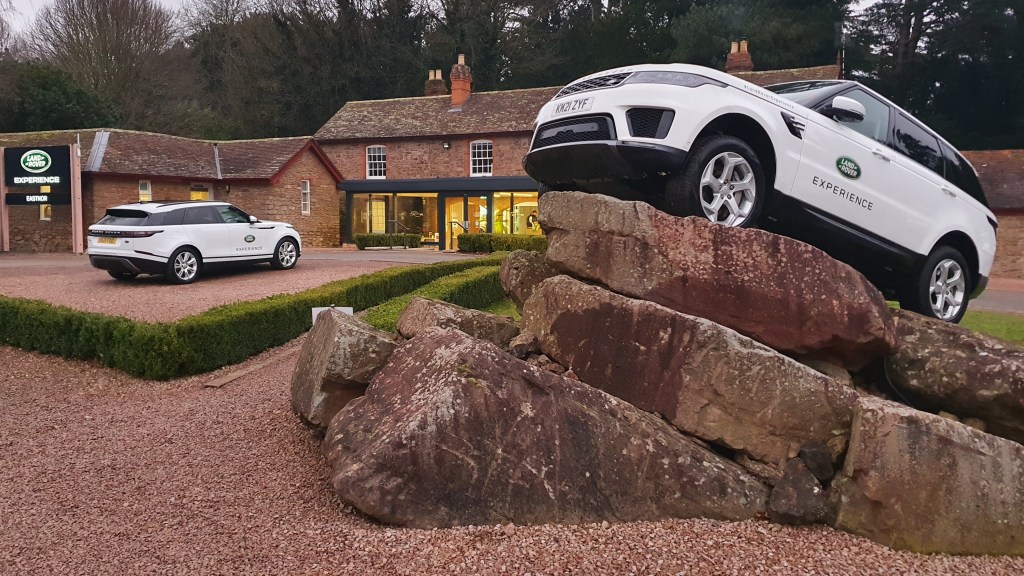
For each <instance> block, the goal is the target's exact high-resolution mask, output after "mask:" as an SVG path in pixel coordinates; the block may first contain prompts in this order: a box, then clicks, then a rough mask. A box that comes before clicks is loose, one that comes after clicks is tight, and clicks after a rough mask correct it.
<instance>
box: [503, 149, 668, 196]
mask: <svg viewBox="0 0 1024 576" xmlns="http://www.w3.org/2000/svg"><path fill="white" fill-rule="evenodd" d="M685 163H686V152H685V151H684V150H679V149H678V148H673V147H671V146H664V145H661V144H649V143H646V142H623V141H621V140H600V141H593V142H574V143H569V144H559V145H556V146H548V147H546V148H538V149H536V150H533V151H531V152H530V153H528V154H527V155H526V157H525V158H524V159H523V169H525V170H526V173H527V174H529V175H530V177H531V178H533V179H534V180H536V181H538V182H541V183H543V184H547V185H553V186H557V185H560V184H563V185H564V184H574V183H578V182H586V181H603V180H606V181H615V180H622V179H627V180H643V179H647V178H652V177H658V176H665V175H669V174H673V173H675V172H678V171H680V170H682V168H683V165H684V164H685Z"/></svg>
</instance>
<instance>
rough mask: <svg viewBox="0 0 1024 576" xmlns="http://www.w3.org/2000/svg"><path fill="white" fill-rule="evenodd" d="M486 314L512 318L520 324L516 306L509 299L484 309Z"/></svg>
mask: <svg viewBox="0 0 1024 576" xmlns="http://www.w3.org/2000/svg"><path fill="white" fill-rule="evenodd" d="M484 312H490V313H491V314H497V315H498V316H511V317H512V318H513V319H514V320H515V321H516V322H519V311H518V310H516V306H515V304H513V303H512V301H511V300H509V299H508V298H505V299H504V300H498V301H497V302H495V303H494V304H491V305H490V306H488V307H487V308H484Z"/></svg>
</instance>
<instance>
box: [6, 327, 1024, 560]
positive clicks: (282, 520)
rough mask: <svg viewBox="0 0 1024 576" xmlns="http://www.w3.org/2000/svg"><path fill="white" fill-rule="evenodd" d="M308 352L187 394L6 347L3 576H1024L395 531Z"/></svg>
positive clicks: (707, 540) (730, 543)
mask: <svg viewBox="0 0 1024 576" xmlns="http://www.w3.org/2000/svg"><path fill="white" fill-rule="evenodd" d="M300 346H301V338H300V339H298V340H295V341H293V342H290V343H288V344H286V345H285V346H282V347H280V348H277V349H274V350H271V351H268V352H266V353H264V354H262V355H260V356H257V357H255V358H252V359H250V360H249V361H247V362H246V363H244V364H242V365H238V366H234V367H229V368H224V369H222V370H220V371H218V372H216V373H212V374H206V375H202V376H195V377H190V378H186V379H181V380H176V381H171V382H149V381H143V380H137V379H134V378H131V377H129V376H126V375H124V374H122V373H120V372H117V371H113V370H109V369H106V368H102V367H99V366H96V365H94V364H88V363H82V362H76V361H69V360H63V359H59V358H54V357H48V356H41V355H38V354H33V353H29V352H24V351H21V350H17V349H13V348H2V347H0V403H2V413H3V418H2V419H0V486H2V487H3V489H2V490H0V573H2V574H5V575H7V574H11V575H15V574H17V575H24V574H46V575H50V574H74V575H91V574H119V575H123V574H190V575H191V574H284V573H287V574H566V573H575V574H588V575H593V574H634V573H635V574H778V575H786V576H790V575H793V574H836V575H840V574H841V575H859V574H877V575H886V576H888V575H891V574H972V575H983V574H1000V575H1007V576H1010V575H1020V574H1024V558H1005V557H1002V558H999V557H950V556H923V555H916V554H910V553H902V552H893V551H891V550H889V549H887V548H885V547H882V546H879V545H877V544H874V543H872V542H869V541H867V540H864V539H861V538H857V537H854V536H850V535H848V534H843V533H841V532H837V531H834V530H831V529H829V528H825V527H813V528H789V527H782V526H776V525H772V524H768V523H764V522H741V523H726V522H716V521H707V520H687V521H666V522H636V523H629V524H619V525H614V524H613V525H610V526H602V525H582V526H538V527H522V526H515V527H513V526H499V527H470V528H460V529H450V530H408V529H398V528H389V527H386V526H382V525H379V524H377V523H375V522H373V521H372V520H370V519H368V518H367V517H365V516H363V515H361V514H359V513H358V512H356V511H354V510H353V509H351V508H349V507H347V506H345V505H343V504H342V503H341V502H339V501H338V500H337V499H336V498H335V497H334V495H333V494H332V493H331V491H330V489H329V488H328V485H327V477H326V472H327V470H326V465H325V462H324V459H323V456H322V455H321V453H320V447H319V442H318V441H316V440H314V438H313V437H312V435H311V434H310V432H309V431H308V430H307V429H306V428H305V427H304V426H303V425H301V424H300V423H299V421H298V419H297V418H296V417H295V416H294V415H293V414H292V413H291V411H290V407H289V398H288V381H289V378H290V375H291V371H292V368H293V366H294V363H295V359H296V357H297V352H298V349H299V347H300ZM259 364H265V365H266V366H265V367H264V368H263V369H260V370H257V371H254V372H251V373H249V374H247V375H244V376H242V377H240V378H239V379H237V380H234V381H233V382H231V383H229V384H227V385H226V386H224V387H223V388H218V389H212V388H203V386H202V384H203V382H208V381H210V380H213V379H214V378H217V377H218V376H222V375H223V374H224V373H230V372H240V371H242V370H244V369H245V368H247V367H251V366H254V365H259Z"/></svg>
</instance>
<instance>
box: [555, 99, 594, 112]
mask: <svg viewBox="0 0 1024 576" xmlns="http://www.w3.org/2000/svg"><path fill="white" fill-rule="evenodd" d="M593 107H594V97H593V96H588V97H586V98H577V99H575V100H569V101H567V102H560V103H558V104H555V110H554V112H552V113H551V115H552V116H561V115H562V114H571V113H573V112H586V111H588V110H590V109H591V108H593Z"/></svg>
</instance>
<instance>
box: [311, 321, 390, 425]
mask: <svg viewBox="0 0 1024 576" xmlns="http://www.w3.org/2000/svg"><path fill="white" fill-rule="evenodd" d="M397 347H398V342H396V341H395V336H394V335H393V334H390V333H388V332H383V331H381V330H377V329H376V328H374V327H372V326H370V325H369V324H367V323H365V322H363V321H362V320H359V319H358V318H355V317H354V316H351V315H349V314H345V313H343V312H341V311H340V310H334V309H328V310H325V311H323V312H321V313H320V314H319V315H317V317H316V322H315V323H314V324H313V329H312V330H310V331H309V335H308V336H307V337H306V341H305V342H304V343H303V344H302V350H301V351H300V352H299V359H298V362H296V364H295V370H294V371H293V372H292V387H291V392H292V408H293V409H294V410H295V412H296V413H297V414H298V415H299V416H300V417H301V418H302V419H303V420H304V421H305V422H306V423H307V424H309V425H310V426H312V427H313V428H316V429H319V430H323V429H326V428H327V425H328V424H330V422H331V418H333V417H334V415H335V414H336V413H337V412H338V411H339V410H341V409H342V408H343V407H344V406H345V404H347V403H348V402H349V401H351V400H352V399H353V398H357V397H359V396H362V395H363V392H364V391H365V390H366V386H367V385H369V383H370V379H371V378H373V375H374V374H376V373H377V371H378V370H380V368H381V367H382V366H384V362H386V361H387V359H388V357H389V356H391V353H392V352H394V351H395V348H397Z"/></svg>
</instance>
